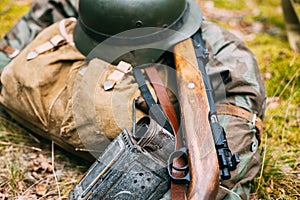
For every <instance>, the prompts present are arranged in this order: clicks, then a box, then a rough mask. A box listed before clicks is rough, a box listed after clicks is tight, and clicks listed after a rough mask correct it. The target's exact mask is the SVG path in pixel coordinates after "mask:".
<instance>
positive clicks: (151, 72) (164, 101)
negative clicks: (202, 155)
mask: <svg viewBox="0 0 300 200" xmlns="http://www.w3.org/2000/svg"><path fill="white" fill-rule="evenodd" d="M145 72H146V73H147V76H148V78H149V79H150V82H151V84H152V86H153V88H154V90H155V93H156V95H157V98H158V100H159V102H160V104H161V106H162V108H163V110H164V112H165V114H166V115H167V117H168V119H169V120H170V122H171V125H172V127H173V131H174V134H175V136H176V147H175V148H176V150H177V149H179V148H180V147H182V141H181V139H180V136H179V135H178V134H179V133H178V129H179V123H178V119H177V115H176V112H175V109H174V107H173V105H172V103H171V100H170V98H169V96H168V93H167V90H166V88H165V87H164V84H163V82H162V80H161V79H160V77H159V74H158V72H157V69H156V68H155V66H150V67H147V68H145ZM184 164H185V163H184V162H183V161H182V160H181V159H175V160H174V161H173V166H175V167H181V166H184ZM172 174H173V176H175V177H183V176H184V173H183V172H179V171H176V170H173V171H172ZM185 189H186V188H185V184H179V183H174V182H171V197H172V200H186V199H187V195H186V191H185Z"/></svg>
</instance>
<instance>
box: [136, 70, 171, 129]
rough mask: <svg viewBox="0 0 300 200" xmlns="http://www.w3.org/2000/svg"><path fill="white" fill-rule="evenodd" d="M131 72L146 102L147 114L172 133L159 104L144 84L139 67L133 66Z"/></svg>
mask: <svg viewBox="0 0 300 200" xmlns="http://www.w3.org/2000/svg"><path fill="white" fill-rule="evenodd" d="M133 73H134V77H135V80H136V82H137V84H138V86H139V89H140V91H141V93H142V96H143V98H144V100H145V102H146V104H147V107H148V110H149V115H150V116H151V117H152V118H153V119H154V120H155V121H156V122H157V123H158V124H159V125H161V126H162V127H164V128H165V129H166V130H168V131H169V132H170V133H173V128H172V125H171V124H170V122H169V120H168V119H167V116H166V115H165V113H164V112H163V110H162V109H161V107H160V105H158V104H157V103H156V102H155V100H154V99H153V97H152V94H151V92H150V90H149V88H148V86H147V84H146V81H145V78H144V75H143V74H142V72H141V68H140V67H135V68H133Z"/></svg>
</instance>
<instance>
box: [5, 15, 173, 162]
mask: <svg viewBox="0 0 300 200" xmlns="http://www.w3.org/2000/svg"><path fill="white" fill-rule="evenodd" d="M75 24H76V20H75V19H73V18H68V19H64V20H62V21H60V22H58V23H55V24H53V25H51V26H49V27H48V28H46V29H44V30H43V31H42V32H41V33H40V34H39V35H38V36H37V37H36V38H35V39H34V40H33V41H32V42H31V43H30V44H29V45H28V46H27V47H26V48H25V49H24V50H23V51H22V52H21V53H20V54H19V55H18V56H17V57H16V58H15V59H14V60H12V62H11V63H9V64H8V65H7V67H6V68H5V69H4V70H3V72H2V75H1V84H2V91H1V95H0V103H1V104H2V105H3V106H4V108H5V109H6V111H7V112H8V114H10V115H11V116H12V118H14V119H15V120H16V121H17V122H19V123H20V124H21V125H22V126H24V127H25V128H27V129H29V130H30V131H32V132H33V133H36V134H38V135H41V136H42V137H45V138H47V139H49V140H53V141H54V142H55V143H56V144H58V145H59V146H61V147H62V148H63V149H66V150H68V151H70V152H72V153H75V154H77V155H79V156H80V155H82V156H83V157H84V158H87V156H88V155H87V154H86V152H87V151H89V152H92V155H93V156H95V157H98V156H99V155H100V153H101V152H103V151H104V150H105V148H106V147H107V145H108V144H109V143H110V142H111V140H112V139H114V138H115V137H116V136H117V135H119V133H121V131H122V130H123V129H124V128H128V129H130V128H131V127H132V122H133V118H132V102H133V100H134V99H135V98H137V97H139V96H141V94H140V91H139V88H138V85H137V83H136V82H135V79H134V76H133V73H132V72H131V71H130V67H129V68H128V71H126V72H124V74H123V76H122V78H121V80H119V82H118V83H117V84H116V85H115V86H114V87H113V89H111V90H105V89H104V83H105V82H106V80H107V78H108V77H109V76H110V75H112V74H113V73H114V72H115V73H116V71H119V69H118V66H115V65H111V64H109V63H107V62H105V61H103V60H100V59H97V58H95V59H93V60H91V61H89V62H86V61H85V56H84V55H82V54H81V53H80V52H79V51H78V50H77V49H76V47H75V46H74V43H73V40H72V30H73V28H74V26H75ZM49 41H51V42H50V43H49ZM51 45H52V46H51ZM50 47H51V48H50ZM160 71H162V72H160V73H165V72H163V71H164V70H160ZM162 77H164V75H162ZM165 77H167V76H165ZM91 80H95V81H91ZM147 84H149V83H148V82H147ZM149 88H150V90H151V92H152V94H153V96H154V98H156V97H155V92H154V90H153V88H152V87H151V86H150V84H149ZM145 115H146V114H145V113H143V112H142V111H140V110H136V118H137V120H138V119H140V118H142V117H144V116H145Z"/></svg>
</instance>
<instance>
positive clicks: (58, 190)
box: [51, 141, 61, 199]
mask: <svg viewBox="0 0 300 200" xmlns="http://www.w3.org/2000/svg"><path fill="white" fill-rule="evenodd" d="M51 158H52V168H53V176H54V179H55V183H56V187H57V192H58V198H59V199H61V195H60V188H59V184H58V179H57V176H56V172H55V167H54V142H53V141H52V144H51Z"/></svg>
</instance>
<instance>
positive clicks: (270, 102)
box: [267, 97, 280, 108]
mask: <svg viewBox="0 0 300 200" xmlns="http://www.w3.org/2000/svg"><path fill="white" fill-rule="evenodd" d="M279 102H280V98H279V97H268V98H267V107H268V108H276V107H278V106H279Z"/></svg>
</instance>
